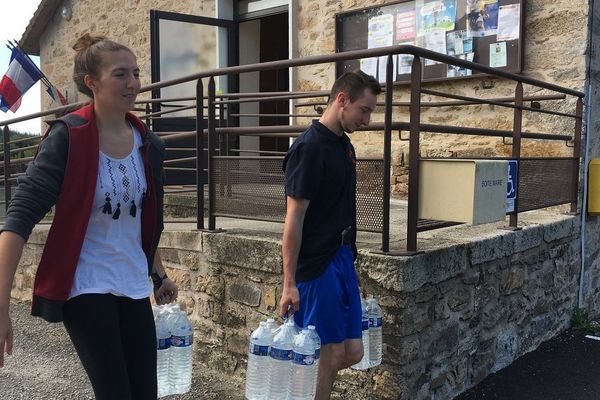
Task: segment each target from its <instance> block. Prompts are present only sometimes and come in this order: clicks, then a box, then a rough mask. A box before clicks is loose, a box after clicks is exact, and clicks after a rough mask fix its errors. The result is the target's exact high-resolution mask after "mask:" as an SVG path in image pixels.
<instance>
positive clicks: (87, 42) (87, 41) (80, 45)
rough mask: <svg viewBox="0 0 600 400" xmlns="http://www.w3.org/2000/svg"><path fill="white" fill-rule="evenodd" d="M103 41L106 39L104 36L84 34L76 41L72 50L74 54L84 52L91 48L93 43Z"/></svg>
mask: <svg viewBox="0 0 600 400" xmlns="http://www.w3.org/2000/svg"><path fill="white" fill-rule="evenodd" d="M104 39H106V37H105V36H100V35H90V34H89V33H85V34H83V35H82V36H81V37H80V38H79V39H77V41H76V42H75V44H74V45H73V50H75V51H76V52H81V51H84V50H86V49H89V48H90V47H92V46H93V45H94V44H95V43H98V42H101V41H103V40H104Z"/></svg>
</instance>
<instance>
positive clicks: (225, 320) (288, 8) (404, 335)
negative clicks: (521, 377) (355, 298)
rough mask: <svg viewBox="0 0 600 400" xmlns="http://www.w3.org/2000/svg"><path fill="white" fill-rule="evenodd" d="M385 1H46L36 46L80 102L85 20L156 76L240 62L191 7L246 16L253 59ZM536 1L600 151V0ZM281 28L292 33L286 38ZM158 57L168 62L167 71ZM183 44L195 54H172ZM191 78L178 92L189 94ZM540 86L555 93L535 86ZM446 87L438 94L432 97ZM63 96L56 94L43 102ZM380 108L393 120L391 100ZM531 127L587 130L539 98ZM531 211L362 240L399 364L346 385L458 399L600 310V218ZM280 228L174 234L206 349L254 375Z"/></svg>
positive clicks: (475, 92)
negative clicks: (402, 253)
mask: <svg viewBox="0 0 600 400" xmlns="http://www.w3.org/2000/svg"><path fill="white" fill-rule="evenodd" d="M378 4H379V5H386V4H392V2H388V1H376V2H368V1H366V0H328V1H319V0H255V1H252V0H240V1H235V2H234V1H233V0H216V1H176V0H162V1H161V0H100V1H99V0H95V1H94V0H42V1H41V3H40V6H39V8H38V10H37V11H36V13H35V15H34V17H33V18H32V20H31V22H30V24H29V26H28V27H27V29H26V31H25V33H24V35H23V37H22V38H21V41H20V43H21V45H22V47H23V48H24V49H25V50H26V51H27V52H28V53H30V54H39V55H40V56H41V69H42V70H43V71H44V73H45V74H46V75H47V76H48V77H49V78H50V80H51V81H52V82H53V83H54V84H55V85H56V86H57V87H58V88H59V89H60V90H61V91H63V93H65V92H66V93H68V96H69V100H70V101H78V100H79V101H81V100H83V98H82V97H81V96H82V95H80V94H77V93H76V90H75V87H74V84H72V83H71V68H72V55H73V52H72V50H70V47H71V46H72V44H73V43H74V41H75V39H76V38H77V37H79V36H80V35H81V34H83V33H85V32H96V33H100V34H106V35H108V36H110V37H112V38H115V39H117V40H118V41H120V42H123V43H124V44H126V45H128V46H129V47H131V48H132V49H133V50H134V52H135V53H136V54H137V56H138V63H139V65H140V68H141V70H142V81H143V83H144V84H146V83H150V81H151V79H150V78H151V77H152V76H153V75H154V77H155V78H156V77H158V79H155V80H159V79H169V78H174V77H176V76H179V75H183V74H185V73H190V72H195V71H197V70H198V69H210V68H215V67H221V66H225V65H226V62H227V60H228V59H229V58H228V57H231V53H230V52H228V50H229V49H228V48H227V46H226V45H225V44H224V43H226V42H227V37H226V36H224V35H223V34H222V33H219V32H222V30H221V31H219V29H217V28H215V27H214V26H215V25H209V26H208V27H207V25H203V26H200V27H194V28H190V26H189V25H190V23H191V22H190V23H183V24H180V25H178V26H176V27H170V28H169V26H170V25H169V24H171V23H172V21H173V20H174V19H173V18H171V17H173V15H172V14H169V13H176V14H180V15H181V14H182V15H184V17H182V16H177V18H178V19H179V21H180V22H181V21H193V22H200V21H202V22H203V23H205V24H206V23H208V22H209V20H208V18H211V19H213V20H210V21H212V22H211V23H213V24H217V25H219V24H220V26H231V23H232V22H231V21H233V23H234V24H236V27H237V29H238V30H237V32H238V36H237V37H234V38H233V39H232V38H230V39H229V40H236V41H238V42H239V47H236V48H238V50H239V51H238V53H237V54H233V56H234V58H237V59H238V60H239V62H240V63H251V62H257V61H265V60H267V59H271V60H272V59H285V58H296V57H304V56H311V55H321V54H330V53H333V52H335V51H336V42H335V31H336V26H335V20H336V14H338V13H341V12H346V11H351V10H356V9H360V8H362V7H366V6H373V5H378ZM523 4H525V10H524V11H525V12H524V21H523V22H524V37H523V41H522V46H523V50H524V53H523V54H524V58H523V73H524V74H526V75H527V76H530V77H533V78H537V79H540V80H543V81H547V82H550V83H554V84H557V85H559V86H563V87H568V88H571V89H575V90H579V91H586V94H587V99H586V109H585V116H584V120H585V122H586V131H585V135H586V139H587V140H586V147H585V149H584V151H583V153H584V154H583V157H584V160H587V159H588V158H589V157H592V156H594V155H597V154H599V153H600V138H599V137H598V134H597V132H598V130H599V129H600V125H599V124H600V123H599V122H597V121H595V120H593V119H592V118H591V117H590V116H591V115H594V110H596V109H597V108H598V107H599V102H600V97H599V96H598V95H597V92H598V84H599V82H598V76H600V74H598V73H597V72H598V69H599V67H598V65H597V63H598V61H597V60H595V59H594V57H592V55H593V54H597V52H598V49H599V48H600V43H599V38H598V37H597V33H595V32H594V30H593V28H592V27H593V24H594V21H595V20H596V19H597V18H598V16H600V5H599V3H597V2H596V5H594V2H593V1H583V0H576V1H567V0H551V1H550V0H527V1H525V2H523ZM592 6H593V7H595V8H593V9H592V8H591V7H592ZM185 16H187V17H185ZM592 16H595V17H594V18H593V17H592ZM169 18H171V19H169ZM198 18H204V19H198ZM159 20H162V21H160V22H156V21H159ZM153 21H155V22H156V23H155V24H153V23H152V22H153ZM157 26H158V27H159V28H161V32H163V33H164V34H165V35H166V36H165V37H164V38H162V39H161V37H160V36H158V37H157V36H156V27H157ZM153 27H154V28H153ZM276 32H279V33H280V34H278V35H277V34H276ZM282 32H284V33H287V34H285V35H284V34H283V33H282ZM169 34H170V35H172V36H169ZM184 34H187V35H188V36H185V35H184ZM153 35H154V36H153ZM153 38H154V40H153ZM198 38H201V40H198ZM163 39H164V40H165V42H161V40H163ZM173 40H177V43H178V45H181V47H182V48H185V49H190V48H194V46H196V47H197V46H198V44H197V43H201V44H200V46H201V48H200V49H198V48H194V50H193V51H192V52H191V53H186V52H181V51H179V50H181V49H175V48H174V47H176V46H168V43H169V42H170V41H173ZM153 43H154V45H153ZM156 43H158V44H159V47H160V49H159V50H157V47H156ZM161 43H166V44H167V45H163V46H160V44H161ZM272 43H278V46H270V45H271V44H272ZM186 46H187V47H186ZM269 46H270V47H269ZM275 47H276V48H275ZM265 49H266V50H268V51H266V53H267V54H266V55H265V52H263V50H265ZM161 54H162V55H163V58H160V57H161ZM186 54H187V56H188V58H186V57H185V56H186ZM153 57H155V63H154V65H153ZM156 57H159V58H160V62H159V65H160V69H161V71H160V73H161V74H164V75H156V68H157V64H156V60H157V59H156ZM264 57H267V58H264ZM169 59H178V60H179V61H180V62H178V63H176V65H169ZM334 78H335V68H334V66H333V65H319V66H314V67H302V68H295V69H292V70H291V71H290V72H289V74H288V75H287V80H285V81H283V82H281V85H280V86H277V87H270V88H268V89H266V88H263V87H262V86H261V85H260V80H261V79H260V77H258V79H257V76H246V79H245V80H244V79H241V80H240V90H244V91H247V92H252V91H259V90H262V91H274V90H288V89H290V90H325V89H327V88H329V87H330V85H331V84H332V82H333V80H334ZM218 85H219V88H220V90H221V91H223V89H224V88H225V85H226V82H225V81H223V80H220V81H219V82H218ZM428 88H431V89H439V90H442V89H443V90H446V91H450V92H453V93H458V94H462V95H465V96H480V97H483V98H494V97H512V96H513V95H514V84H509V83H508V82H506V81H503V80H500V79H489V78H481V77H472V78H470V79H464V80H456V81H448V82H437V83H431V84H428ZM189 90H190V89H189V88H187V89H186V88H184V89H182V90H181V91H176V92H166V93H162V95H164V96H173V95H175V96H178V95H185V94H189V93H190V92H189ZM525 94H526V95H539V94H545V93H544V92H543V91H542V92H532V91H531V90H530V89H529V91H528V88H527V87H525ZM395 100H398V101H407V100H408V93H407V91H402V90H400V91H399V92H398V93H397V94H396V99H395ZM437 100H439V99H437V98H435V97H434V96H427V95H425V96H423V101H437ZM49 107H51V104H49V102H48V100H47V99H46V98H45V97H43V108H49ZM542 107H545V108H546V109H549V110H556V111H564V112H572V111H573V110H574V108H575V105H574V100H570V99H569V100H567V101H562V102H559V103H552V102H544V103H543V105H542ZM247 111H251V110H247ZM394 112H395V114H394V115H395V116H394V118H395V119H398V120H407V118H408V114H407V113H408V109H407V108H406V107H404V108H403V107H398V108H397V109H395V111H394ZM374 119H375V120H376V121H381V120H382V119H383V115H382V113H381V110H377V113H376V115H375V117H374ZM423 121H426V122H431V123H447V124H457V123H458V122H460V123H461V124H464V125H465V126H472V127H479V128H492V129H503V130H510V129H512V111H511V110H501V109H499V108H498V107H496V108H495V107H494V106H488V105H479V106H475V107H450V108H434V107H431V108H424V109H423ZM296 122H297V123H303V122H306V119H305V118H298V120H297V121H296ZM523 126H524V130H531V131H534V132H548V133H568V134H571V133H572V132H573V126H572V124H571V123H565V122H563V120H559V119H556V118H554V117H549V116H542V117H540V116H538V115H530V114H527V113H525V115H524V120H523ZM352 139H353V143H354V144H355V146H356V148H357V152H358V155H359V156H381V151H382V150H381V149H382V141H383V140H382V136H381V134H380V133H378V132H362V133H355V134H354V135H353V138H352ZM246 145H248V146H252V145H256V143H254V144H253V143H250V142H248V143H246ZM276 146H279V144H276ZM421 151H422V152H423V153H424V154H422V155H424V156H453V155H455V156H460V157H463V156H492V155H505V156H506V155H508V154H510V146H506V145H504V144H503V143H502V141H501V140H498V139H491V138H474V137H463V136H459V135H426V134H425V135H423V136H422V145H421ZM407 152H408V147H407V144H406V142H401V141H398V140H394V142H393V158H394V160H395V162H394V163H393V164H394V165H393V167H394V168H393V170H394V178H392V179H393V182H395V184H396V189H395V190H396V192H398V193H404V191H405V181H404V180H403V172H404V170H405V168H406V164H405V163H404V162H403V160H406V159H407V157H406V154H407ZM571 152H572V150H571V149H568V148H567V147H566V146H565V145H564V143H560V144H557V145H548V144H539V143H537V142H535V141H529V142H527V143H526V144H524V148H523V155H529V156H543V155H552V156H556V155H563V154H571ZM585 172H586V169H585V165H584V166H583V168H582V176H583V178H582V179H581V182H585V181H586V179H585V176H586V175H585ZM583 200H584V197H583V196H582V197H580V201H579V204H580V208H581V209H582V210H583V211H585V210H584V209H583V208H584V206H585V203H584V202H583ZM522 221H523V222H522V224H523V228H524V229H522V230H520V231H516V232H507V231H501V230H498V229H496V228H497V227H498V226H497V224H496V225H494V224H492V225H491V226H481V227H466V228H465V229H464V230H461V231H460V232H459V231H453V230H449V231H442V232H435V231H434V233H431V234H427V235H424V236H423V238H424V239H426V240H425V241H424V249H425V250H426V252H425V254H421V255H418V256H414V257H400V258H393V257H387V256H382V255H377V254H374V252H372V251H370V249H368V248H364V249H361V254H360V258H359V262H358V272H359V275H360V277H361V280H362V283H363V289H364V290H365V291H367V292H369V293H373V294H375V296H376V297H377V298H379V299H380V302H381V305H382V308H383V310H384V314H385V315H384V343H385V356H384V363H383V364H382V366H381V368H378V369H375V370H371V371H369V372H366V373H364V372H361V373H358V372H356V371H349V372H346V373H345V374H343V375H342V377H341V380H340V382H339V384H338V385H337V386H336V395H337V398H343V399H375V398H380V399H411V400H412V399H430V398H435V399H450V398H452V396H454V395H456V394H458V393H460V392H462V391H464V390H466V389H467V388H469V387H471V386H473V385H475V384H477V383H478V382H479V381H481V380H482V379H483V378H484V377H485V376H487V375H488V374H490V373H492V372H495V371H497V370H498V369H500V368H503V367H505V366H506V365H508V364H509V363H511V362H512V361H513V360H515V359H516V358H517V357H519V356H521V355H522V354H525V353H526V352H528V351H531V350H533V349H535V348H536V347H537V346H538V345H539V344H540V343H541V342H542V341H544V340H546V339H548V338H550V337H552V336H553V335H555V334H557V333H558V332H560V331H562V330H564V329H566V328H567V327H568V326H569V324H570V315H571V312H572V309H573V308H574V307H575V306H577V305H578V303H579V302H578V297H579V295H580V293H579V292H580V291H581V299H582V300H581V304H580V305H582V306H583V307H585V308H586V309H587V310H588V311H589V312H590V313H591V314H592V315H596V316H597V315H600V295H599V294H600V265H598V261H597V258H598V255H599V254H600V245H599V244H598V243H600V226H599V222H598V219H597V217H590V216H587V215H586V214H585V212H582V213H581V214H580V215H578V216H563V215H556V214H553V213H545V212H543V213H541V214H540V215H534V216H532V217H525V218H523V219H522ZM45 234H46V232H45V229H43V228H41V229H36V231H35V232H34V234H33V235H32V237H31V239H30V241H29V243H28V244H27V246H26V249H25V252H24V257H23V260H22V263H21V266H20V269H19V271H18V273H17V276H16V280H15V287H14V291H13V296H14V297H16V298H22V299H29V298H30V296H31V285H32V282H33V276H34V273H35V268H36V265H37V262H38V261H39V256H40V252H41V249H42V247H43V243H44V241H45ZM279 238H280V232H276V233H275V234H273V233H266V232H262V233H256V232H254V233H252V232H250V231H248V230H245V229H230V230H229V232H228V233H227V234H217V233H211V232H197V231H191V230H189V229H178V228H177V227H173V228H172V229H170V230H169V231H168V232H166V233H165V236H164V238H163V240H162V241H161V251H162V254H163V258H164V259H165V262H166V264H167V267H168V268H169V273H170V275H172V276H173V277H174V279H175V280H176V281H177V283H178V284H179V285H180V288H181V298H182V299H183V301H185V302H186V303H187V305H188V310H189V312H190V315H191V317H192V319H193V320H194V324H195V328H196V330H197V333H198V334H199V336H200V340H199V342H197V345H196V353H197V354H198V357H199V359H200V360H201V362H205V363H208V364H210V365H213V366H215V367H216V368H219V369H222V370H225V371H227V372H228V373H231V375H232V376H234V377H235V378H237V379H240V380H241V379H243V371H244V367H245V352H246V346H247V335H248V334H249V332H250V329H251V328H252V327H253V326H255V325H256V324H257V322H258V321H259V320H261V319H263V318H264V317H265V316H266V315H269V314H272V313H273V312H274V310H275V308H276V301H277V299H278V293H279V292H278V290H279V285H280V283H281V258H280V243H279Z"/></svg>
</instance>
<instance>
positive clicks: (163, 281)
mask: <svg viewBox="0 0 600 400" xmlns="http://www.w3.org/2000/svg"><path fill="white" fill-rule="evenodd" d="M150 276H151V277H152V283H153V284H154V300H155V301H156V304H159V305H160V304H169V303H171V302H173V301H175V300H177V293H178V289H177V285H176V284H175V282H173V281H172V280H171V279H170V278H169V277H168V276H167V273H166V272H165V268H164V266H163V265H162V259H161V258H160V253H159V250H158V249H156V254H155V255H154V263H153V264H152V273H151V274H150Z"/></svg>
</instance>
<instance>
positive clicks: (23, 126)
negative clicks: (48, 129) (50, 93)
mask: <svg viewBox="0 0 600 400" xmlns="http://www.w3.org/2000/svg"><path fill="white" fill-rule="evenodd" d="M11 3H12V4H11V6H10V7H3V9H2V12H1V13H0V77H2V76H4V73H5V72H6V70H7V69H8V63H9V61H10V50H9V49H8V48H7V47H6V41H7V40H8V39H11V40H19V39H21V36H22V35H23V32H24V31H25V28H26V27H27V24H28V23H29V20H30V19H31V17H33V14H34V13H35V10H37V7H38V5H39V3H40V0H19V1H15V2H11ZM31 59H32V60H33V61H34V62H35V63H36V64H37V65H38V66H39V65H40V59H39V57H36V56H32V57H31ZM44 88H45V87H44ZM39 111H40V83H39V82H38V83H36V84H35V85H34V86H33V87H32V88H31V89H29V90H28V91H27V93H25V96H23V98H22V103H21V107H19V109H18V110H17V112H16V113H15V114H13V112H12V111H8V112H6V113H4V112H2V111H1V110H0V121H5V120H7V119H12V118H16V117H21V116H25V115H28V114H32V113H35V112H39ZM10 128H11V130H15V131H19V132H23V133H36V134H39V133H40V129H41V126H40V119H39V118H36V119H34V120H30V121H25V122H20V123H18V124H14V125H11V126H10Z"/></svg>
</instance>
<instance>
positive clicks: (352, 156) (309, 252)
mask: <svg viewBox="0 0 600 400" xmlns="http://www.w3.org/2000/svg"><path fill="white" fill-rule="evenodd" d="M283 170H284V172H285V194H286V196H290V197H295V198H301V199H307V200H310V204H309V206H308V209H307V211H306V216H305V217H304V228H303V230H302V245H301V247H300V254H299V256H298V266H297V269H296V281H298V282H302V281H307V280H311V279H314V278H316V277H317V276H319V275H320V274H321V273H322V272H323V270H324V269H325V267H326V266H327V264H328V263H329V261H330V260H331V259H332V258H333V256H334V255H335V253H336V252H337V250H338V249H339V248H340V245H341V232H342V231H343V230H344V229H346V228H347V227H351V228H352V231H351V233H350V235H351V236H350V243H351V244H352V249H353V251H354V254H355V257H356V246H355V240H356V233H355V232H356V153H355V152H354V147H353V146H352V143H350V139H349V138H348V136H347V135H346V134H345V133H344V134H343V135H342V136H338V135H336V134H335V133H333V132H332V131H330V130H329V129H328V128H327V127H326V126H325V125H323V124H321V123H320V122H318V121H316V120H315V121H313V123H312V125H311V127H310V128H308V130H306V132H304V133H303V134H302V135H300V136H299V137H298V139H296V141H294V143H293V144H292V146H291V147H290V149H289V151H288V153H287V155H286V156H285V159H284V161H283Z"/></svg>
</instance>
